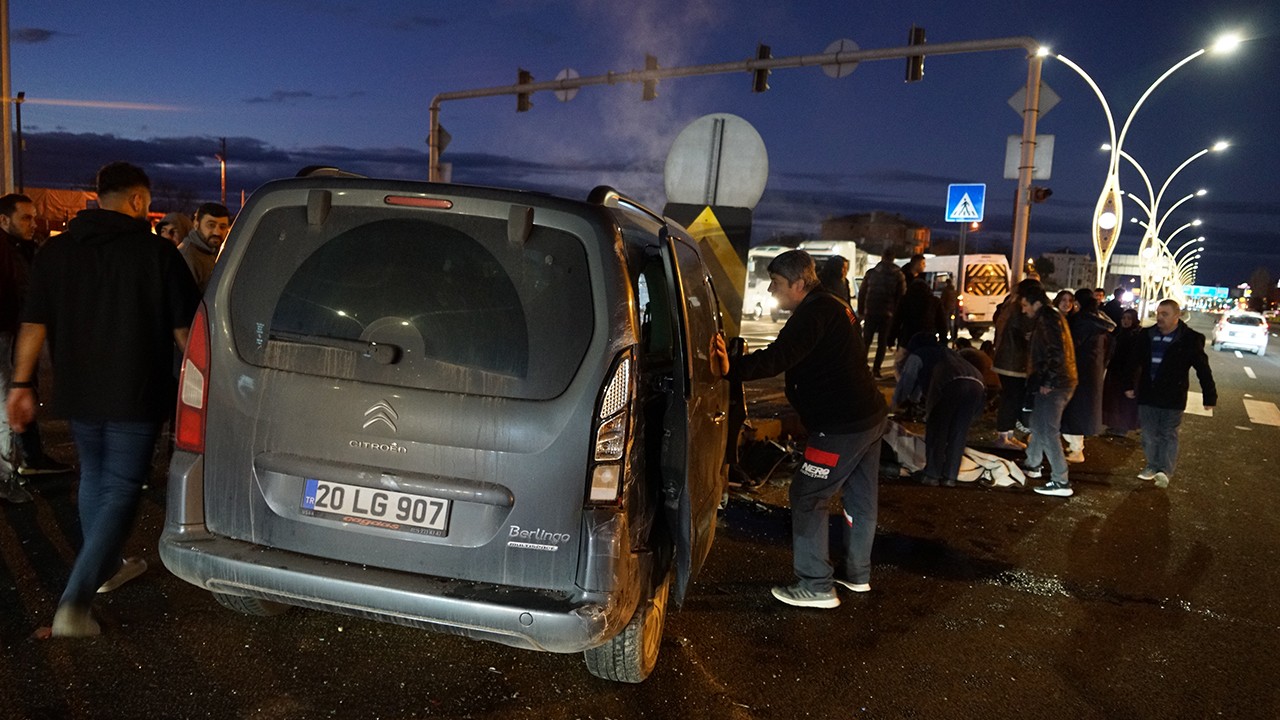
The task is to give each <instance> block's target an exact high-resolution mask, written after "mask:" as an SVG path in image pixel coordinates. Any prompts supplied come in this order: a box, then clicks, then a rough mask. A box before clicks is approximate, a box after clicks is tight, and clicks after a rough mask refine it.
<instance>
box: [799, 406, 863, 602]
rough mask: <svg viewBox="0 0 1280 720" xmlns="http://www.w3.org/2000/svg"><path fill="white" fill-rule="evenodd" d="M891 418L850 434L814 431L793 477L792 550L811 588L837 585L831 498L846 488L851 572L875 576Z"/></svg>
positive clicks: (855, 576) (855, 577)
mask: <svg viewBox="0 0 1280 720" xmlns="http://www.w3.org/2000/svg"><path fill="white" fill-rule="evenodd" d="M884 428H885V422H884V421H883V420H882V421H881V422H879V423H877V424H876V426H875V427H874V428H871V429H870V430H864V431H862V432H858V433H851V434H848V435H828V434H826V433H813V434H811V435H810V436H809V443H808V446H807V447H806V448H805V452H804V462H802V463H800V467H799V468H797V469H796V473H795V475H794V476H792V478H791V492H790V496H791V550H792V554H793V555H794V559H793V563H794V565H795V572H796V577H797V578H799V579H800V582H801V583H803V584H804V585H805V587H807V588H808V589H810V590H813V591H815V592H827V591H829V590H830V589H831V585H832V580H831V578H832V572H831V560H830V550H829V547H828V545H827V543H828V542H829V541H828V534H829V526H830V518H831V514H830V509H829V508H830V504H831V498H832V496H834V495H835V494H836V493H837V492H840V491H841V490H843V494H842V496H841V499H842V501H843V503H844V520H845V528H844V550H845V560H844V562H845V577H846V578H847V579H848V580H850V581H851V582H855V583H865V582H870V580H871V546H872V544H874V543H875V539H876V511H877V508H878V507H879V491H880V484H879V483H880V439H881V437H883V436H884Z"/></svg>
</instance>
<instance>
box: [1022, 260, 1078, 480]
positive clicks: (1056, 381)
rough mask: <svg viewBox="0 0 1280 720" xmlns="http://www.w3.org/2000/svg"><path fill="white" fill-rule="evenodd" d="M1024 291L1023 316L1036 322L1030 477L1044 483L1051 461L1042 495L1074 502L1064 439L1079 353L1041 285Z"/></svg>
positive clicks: (1030, 374)
mask: <svg viewBox="0 0 1280 720" xmlns="http://www.w3.org/2000/svg"><path fill="white" fill-rule="evenodd" d="M1024 285H1026V287H1025V288H1024V287H1023V285H1019V286H1018V292H1019V301H1020V302H1021V303H1022V313H1023V314H1024V315H1026V316H1027V317H1029V318H1031V320H1032V326H1031V344H1030V348H1031V353H1030V365H1029V366H1028V368H1027V388H1028V390H1029V392H1031V393H1032V394H1033V396H1034V398H1035V400H1034V404H1033V405H1032V409H1031V419H1030V425H1031V441H1030V442H1029V443H1028V444H1027V459H1026V466H1025V467H1024V472H1026V474H1027V477H1030V478H1039V477H1040V476H1041V467H1042V466H1043V465H1044V463H1045V461H1046V460H1048V462H1049V468H1050V473H1051V474H1050V476H1049V481H1048V482H1046V483H1045V484H1044V485H1042V486H1040V487H1038V488H1036V489H1035V491H1036V492H1037V493H1040V494H1041V495H1053V496H1055V497H1070V496H1071V495H1072V494H1073V491H1072V489H1071V481H1070V479H1068V477H1067V458H1066V455H1065V453H1063V451H1062V441H1061V440H1060V439H1059V437H1058V436H1059V435H1060V434H1061V427H1062V411H1063V410H1064V409H1065V408H1066V406H1067V403H1068V402H1069V401H1070V400H1071V394H1072V393H1074V392H1075V389H1076V353H1075V345H1074V344H1073V343H1072V341H1071V330H1070V329H1069V328H1068V327H1067V320H1066V318H1064V317H1062V313H1061V312H1059V311H1058V309H1057V308H1056V307H1054V306H1053V304H1052V303H1050V302H1049V296H1048V295H1046V294H1045V291H1044V287H1043V286H1041V285H1040V284H1039V283H1036V284H1034V285H1031V284H1026V283H1024Z"/></svg>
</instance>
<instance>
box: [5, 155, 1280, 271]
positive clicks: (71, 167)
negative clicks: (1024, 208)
mask: <svg viewBox="0 0 1280 720" xmlns="http://www.w3.org/2000/svg"><path fill="white" fill-rule="evenodd" d="M24 140H25V145H26V154H25V156H24V159H25V181H26V185H28V186H30V187H57V188H68V187H82V188H83V187H90V186H92V181H93V175H94V173H95V172H96V170H97V168H99V167H101V166H102V165H105V164H106V163H108V162H113V161H116V160H127V161H129V162H133V163H137V164H138V165H140V166H142V167H143V168H144V169H145V170H146V171H147V172H148V174H150V175H151V178H152V181H153V185H154V186H155V187H156V188H157V190H158V189H160V188H165V189H166V190H172V191H173V192H168V193H161V192H157V203H156V205H155V206H154V209H156V210H166V211H167V210H192V209H194V207H195V205H194V204H192V205H190V207H186V206H185V205H187V204H189V203H191V202H193V201H194V202H195V204H198V203H199V202H202V201H206V200H217V199H218V192H219V173H218V162H217V160H216V159H215V158H214V154H215V153H217V152H219V149H220V144H219V143H220V138H218V137H212V136H209V137H204V136H185V137H159V138H149V139H132V138H122V137H118V136H115V135H106V134H95V133H69V132H65V131H62V130H54V131H47V132H45V131H36V130H32V131H29V132H26V133H24ZM226 140H227V156H228V164H227V190H228V195H229V197H228V201H229V203H230V204H231V205H232V207H233V209H234V208H235V207H236V206H237V205H238V198H239V195H240V192H241V191H242V190H243V191H245V192H246V193H249V192H253V191H254V190H255V189H257V188H258V187H260V186H261V185H263V184H264V183H267V182H269V181H271V180H275V179H278V178H286V177H293V176H294V175H296V174H297V172H298V170H300V169H301V168H303V167H306V166H308V165H330V166H335V167H339V168H342V169H343V170H347V171H349V172H354V173H358V174H361V175H367V176H369V177H383V178H396V179H409V180H415V179H417V180H425V179H426V176H427V150H426V148H425V147H422V148H405V147H385V148H356V147H348V146H344V145H321V146H314V147H306V148H290V149H284V148H279V147H276V146H274V145H271V144H269V143H266V142H264V141H262V140H259V139H257V138H252V137H228V138H227V139H226ZM444 160H445V161H446V162H450V163H453V168H454V170H453V180H454V181H455V182H460V183H467V184H475V185H489V186H496V187H509V188H519V189H525V190H535V191H540V192H547V193H552V194H555V195H560V196H563V197H569V198H585V197H586V196H587V192H589V191H590V190H591V188H592V187H594V186H596V185H599V184H608V185H613V186H615V187H618V188H619V189H621V190H623V191H627V192H631V193H633V194H634V195H635V196H636V197H638V199H640V200H641V201H642V202H645V203H647V204H649V205H651V206H652V207H655V208H660V207H661V205H662V204H663V203H664V202H665V198H663V197H661V194H660V193H659V194H658V196H656V197H646V196H644V194H643V192H638V191H637V188H641V189H643V188H645V187H648V186H650V185H653V186H656V187H659V188H660V187H661V185H662V170H663V167H662V165H663V164H662V163H661V162H659V161H657V160H654V159H652V158H645V157H636V158H631V157H605V158H600V157H590V158H573V157H565V156H554V157H552V158H550V159H534V160H531V159H526V158H519V157H511V156H506V155H498V154H491V153H462V152H459V153H446V155H445V158H444ZM866 175H867V176H869V177H871V176H874V177H878V178H881V179H885V178H890V177H894V178H898V179H899V180H906V181H907V182H911V181H912V180H915V179H919V180H920V181H921V182H924V178H926V177H927V176H925V175H923V174H919V173H914V174H913V173H898V172H896V171H873V172H870V173H866ZM788 177H791V178H802V177H804V174H803V173H797V174H793V175H790V176H788ZM824 179H825V178H824ZM916 190H918V192H917V191H916ZM935 190H936V184H935V183H934V182H926V183H925V184H924V185H921V186H920V187H919V188H917V189H914V190H913V189H912V188H911V187H908V188H904V189H903V190H902V191H901V192H897V193H893V192H890V191H888V190H886V189H885V188H883V187H880V186H879V185H877V184H875V183H865V182H863V183H853V184H851V185H850V187H847V188H846V187H843V186H842V185H841V184H839V183H832V182H823V181H822V179H819V180H815V181H812V182H810V183H809V184H808V185H804V184H801V183H798V182H795V181H794V180H790V181H788V182H786V183H776V182H774V181H773V180H771V181H770V184H769V186H768V187H767V188H766V190H765V192H764V196H763V197H762V198H761V201H760V204H759V205H758V206H757V207H756V209H755V211H754V224H755V230H754V232H753V235H754V237H755V239H756V242H764V241H766V240H768V238H770V237H772V236H774V235H778V234H782V233H797V232H799V233H804V234H809V235H813V236H817V235H818V233H819V229H820V227H821V223H822V222H823V221H824V220H826V219H828V218H832V217H838V216H842V215H849V214H855V213H865V212H871V211H873V210H876V211H881V212H889V213H897V214H900V215H902V216H903V217H905V218H908V219H911V220H914V221H916V222H920V223H923V224H925V225H928V226H930V227H931V228H932V230H933V233H934V237H935V238H941V237H943V236H947V237H954V233H955V225H954V224H948V223H945V222H942V220H941V216H942V202H941V199H940V198H939V197H935V196H936V195H937V192H935ZM232 198H235V199H234V200H233V199H232ZM170 204H172V206H171V205H170ZM1008 204H1011V201H1010V200H1009V199H1008V198H1007V197H1005V198H988V213H987V219H986V222H984V223H983V228H982V230H981V231H980V233H979V235H978V236H976V237H975V242H984V243H987V242H990V243H1003V244H1005V245H1007V244H1008V242H1009V233H1010V231H1011V227H1010V226H1011V220H1010V218H1009V213H1007V212H995V211H994V209H995V208H996V207H1000V206H1005V205H1008ZM1206 209H1207V210H1209V211H1210V212H1209V213H1207V214H1206V216H1205V221H1206V224H1209V225H1212V226H1213V231H1212V232H1206V233H1205V234H1206V235H1207V236H1209V237H1210V244H1209V245H1208V246H1207V252H1206V260H1205V261H1204V262H1202V263H1201V268H1202V271H1201V275H1202V278H1203V279H1204V280H1206V281H1208V282H1223V283H1226V282H1239V281H1242V280H1245V279H1247V272H1248V271H1249V270H1251V269H1252V268H1253V267H1254V266H1256V265H1267V266H1269V267H1271V268H1272V269H1273V271H1274V272H1276V274H1277V275H1280V243H1277V242H1276V240H1277V237H1276V234H1275V231H1274V230H1271V229H1270V228H1273V227H1276V226H1278V225H1280V202H1273V201H1262V202H1239V201H1219V202H1217V203H1215V204H1213V206H1212V207H1209V208H1206ZM1214 216H1221V217H1222V219H1223V220H1236V221H1238V224H1239V227H1234V226H1231V225H1233V223H1230V222H1215V221H1214V219H1213V218H1214ZM1129 230H1130V229H1129V228H1128V227H1126V232H1124V234H1123V235H1122V237H1121V241H1120V243H1121V246H1120V247H1119V248H1117V252H1119V253H1122V254H1125V253H1132V252H1135V248H1136V242H1137V238H1138V234H1137V233H1134V232H1130V231H1129ZM1061 247H1069V248H1072V249H1074V250H1076V251H1078V252H1090V251H1091V248H1092V243H1091V240H1090V236H1089V226H1088V220H1087V213H1081V212H1080V211H1079V210H1078V209H1075V208H1073V207H1071V206H1070V204H1068V203H1059V202H1058V199H1057V198H1056V197H1055V198H1053V199H1051V200H1050V201H1049V202H1047V203H1043V204H1039V205H1036V206H1035V208H1034V209H1033V212H1032V217H1031V226H1030V238H1029V242H1028V248H1027V252H1028V254H1029V255H1030V256H1033V257H1034V256H1035V255H1038V254H1039V253H1042V252H1047V251H1053V250H1057V249H1058V248H1061ZM1237 276H1239V277H1238V278H1237ZM1232 278H1237V279H1235V280H1232Z"/></svg>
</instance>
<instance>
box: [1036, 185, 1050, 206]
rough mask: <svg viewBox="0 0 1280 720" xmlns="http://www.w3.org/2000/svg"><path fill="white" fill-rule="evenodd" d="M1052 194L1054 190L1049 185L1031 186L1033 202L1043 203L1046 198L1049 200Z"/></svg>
mask: <svg viewBox="0 0 1280 720" xmlns="http://www.w3.org/2000/svg"><path fill="white" fill-rule="evenodd" d="M1052 194H1053V191H1052V190H1050V189H1049V188H1047V187H1039V186H1036V185H1032V186H1031V202H1033V203H1042V202H1044V201H1045V200H1048V199H1049V196H1050V195H1052Z"/></svg>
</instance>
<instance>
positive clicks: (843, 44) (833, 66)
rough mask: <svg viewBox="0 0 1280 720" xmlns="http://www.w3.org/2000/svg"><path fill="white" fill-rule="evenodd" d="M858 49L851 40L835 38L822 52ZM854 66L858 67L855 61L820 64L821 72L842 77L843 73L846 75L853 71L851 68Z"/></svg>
mask: <svg viewBox="0 0 1280 720" xmlns="http://www.w3.org/2000/svg"><path fill="white" fill-rule="evenodd" d="M858 49H859V48H858V43H856V42H854V41H852V40H837V41H835V42H833V43H831V44H830V45H828V46H827V49H826V51H825V52H824V54H826V55H832V54H834V53H842V52H857V51H858ZM856 67H858V63H857V62H837V63H830V64H828V65H823V66H822V72H824V73H826V74H827V77H831V78H842V77H844V76H845V75H848V74H849V73H851V72H853V69H854V68H856Z"/></svg>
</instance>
